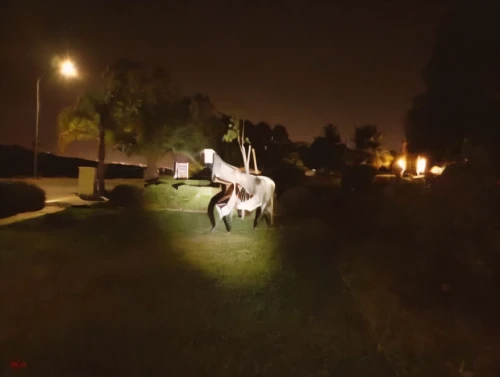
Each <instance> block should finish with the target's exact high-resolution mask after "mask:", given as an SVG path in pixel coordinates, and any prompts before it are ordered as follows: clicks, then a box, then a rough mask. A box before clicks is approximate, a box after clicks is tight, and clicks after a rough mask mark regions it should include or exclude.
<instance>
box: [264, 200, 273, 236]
mask: <svg viewBox="0 0 500 377" xmlns="http://www.w3.org/2000/svg"><path fill="white" fill-rule="evenodd" d="M264 218H265V219H266V223H267V226H268V227H269V228H271V227H272V226H273V225H274V194H273V195H272V196H271V200H270V205H269V206H267V208H266V213H265V214H264Z"/></svg>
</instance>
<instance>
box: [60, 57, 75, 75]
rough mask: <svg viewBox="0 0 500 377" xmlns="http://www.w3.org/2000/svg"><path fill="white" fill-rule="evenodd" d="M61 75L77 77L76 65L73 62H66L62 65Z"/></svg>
mask: <svg viewBox="0 0 500 377" xmlns="http://www.w3.org/2000/svg"><path fill="white" fill-rule="evenodd" d="M61 75H63V76H66V77H75V76H77V72H76V68H75V65H74V64H73V62H72V61H71V60H65V61H63V62H62V64H61Z"/></svg>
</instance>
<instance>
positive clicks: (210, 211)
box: [207, 188, 226, 232]
mask: <svg viewBox="0 0 500 377" xmlns="http://www.w3.org/2000/svg"><path fill="white" fill-rule="evenodd" d="M225 191H226V190H225V188H223V190H221V191H220V192H218V193H217V194H215V195H214V196H213V197H212V199H210V202H209V203H208V209H207V215H208V218H209V219H210V224H211V225H212V229H210V232H213V231H214V229H215V225H216V222H215V216H214V208H215V206H216V204H217V202H218V201H219V199H220V198H222V197H223V196H224V193H225Z"/></svg>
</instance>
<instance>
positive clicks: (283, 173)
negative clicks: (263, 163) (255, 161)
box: [263, 162, 305, 197]
mask: <svg viewBox="0 0 500 377" xmlns="http://www.w3.org/2000/svg"><path fill="white" fill-rule="evenodd" d="M263 175H265V176H268V177H269V178H271V179H272V180H273V181H274V182H275V183H276V194H277V195H278V197H280V196H281V194H283V192H285V191H286V190H287V189H288V188H290V187H293V186H300V185H301V184H302V183H303V181H304V177H305V174H304V171H303V170H301V169H300V168H299V167H298V166H296V165H294V164H289V163H286V162H283V163H281V164H280V165H279V166H277V167H276V168H274V169H272V170H270V171H269V172H264V174H263Z"/></svg>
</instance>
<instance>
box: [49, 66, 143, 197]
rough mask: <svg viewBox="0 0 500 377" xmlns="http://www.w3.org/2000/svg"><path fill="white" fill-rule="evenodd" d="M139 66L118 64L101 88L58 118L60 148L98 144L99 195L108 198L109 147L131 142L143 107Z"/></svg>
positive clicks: (106, 73) (105, 74) (108, 70)
mask: <svg viewBox="0 0 500 377" xmlns="http://www.w3.org/2000/svg"><path fill="white" fill-rule="evenodd" d="M140 67H141V65H140V63H138V62H130V61H127V60H118V61H116V62H115V63H114V64H113V65H110V66H108V67H107V68H106V70H105V71H104V72H103V74H102V77H101V78H102V80H101V81H100V83H99V88H98V89H97V90H96V91H95V92H88V93H86V94H84V95H82V96H80V97H79V98H78V100H77V102H76V104H75V105H73V106H69V107H66V108H64V109H63V110H62V111H61V112H60V113H59V115H58V139H59V147H60V149H61V150H64V149H65V148H66V147H67V146H68V145H69V144H70V143H72V142H75V141H78V140H97V141H98V153H97V155H98V156H97V160H98V165H97V180H98V192H99V195H101V196H102V195H104V194H105V170H106V164H105V158H106V144H112V145H114V144H115V141H116V140H117V139H118V140H122V141H123V140H126V139H127V138H128V139H130V138H131V136H130V135H131V133H132V132H133V131H134V129H135V127H136V124H137V122H136V121H135V118H136V116H137V109H138V106H139V104H140V88H141V87H140V82H139V76H138V75H137V73H138V69H140Z"/></svg>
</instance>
